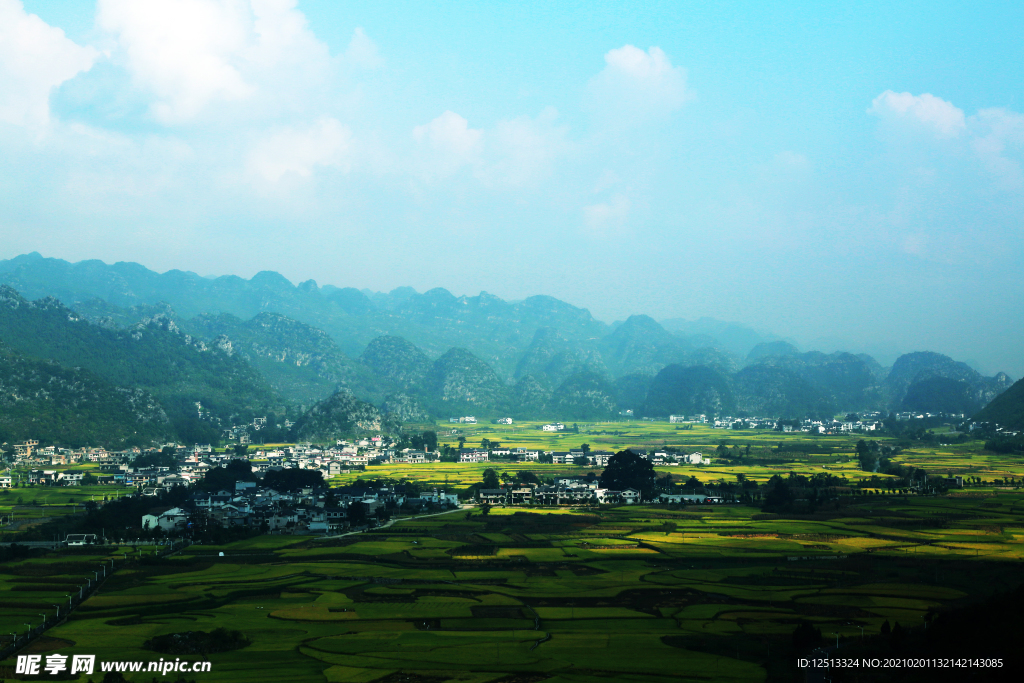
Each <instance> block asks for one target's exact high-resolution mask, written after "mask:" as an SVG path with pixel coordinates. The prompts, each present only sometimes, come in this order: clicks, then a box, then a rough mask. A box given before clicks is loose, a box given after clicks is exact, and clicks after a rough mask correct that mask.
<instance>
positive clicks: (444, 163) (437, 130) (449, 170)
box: [412, 111, 484, 177]
mask: <svg viewBox="0 0 1024 683" xmlns="http://www.w3.org/2000/svg"><path fill="white" fill-rule="evenodd" d="M412 136H413V139H414V140H416V142H417V144H418V145H419V147H420V154H419V157H420V169H421V171H422V172H423V173H424V174H425V175H428V176H435V175H436V176H441V177H447V176H450V175H452V174H453V173H455V172H456V171H458V170H459V169H460V168H462V167H463V166H465V165H467V164H471V163H473V162H475V161H477V160H478V159H479V157H480V152H481V150H482V149H483V138H484V132H483V131H482V130H479V129H475V128H470V127H469V121H467V120H466V119H464V118H463V117H461V116H459V115H458V114H456V113H455V112H453V111H446V112H445V113H443V114H441V115H440V116H438V117H437V118H436V119H434V120H433V121H431V122H430V123H427V124H424V125H422V126H416V127H415V128H413V131H412Z"/></svg>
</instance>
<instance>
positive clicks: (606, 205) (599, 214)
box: [583, 192, 631, 237]
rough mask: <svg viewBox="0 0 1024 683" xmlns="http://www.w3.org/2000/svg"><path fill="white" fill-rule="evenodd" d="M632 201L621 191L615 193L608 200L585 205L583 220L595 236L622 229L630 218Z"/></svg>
mask: <svg viewBox="0 0 1024 683" xmlns="http://www.w3.org/2000/svg"><path fill="white" fill-rule="evenodd" d="M630 207H631V203H630V201H629V197H627V196H626V195H625V194H622V193H621V192H617V193H615V194H613V195H612V196H611V197H610V198H609V200H608V201H606V202H601V203H598V204H591V205H590V206H584V207H583V222H584V225H586V227H587V229H588V230H589V231H590V232H591V233H592V234H593V235H595V236H598V237H600V236H605V235H607V234H608V233H609V232H611V231H613V230H618V229H621V228H622V227H623V226H625V224H626V220H627V219H628V218H629V209H630Z"/></svg>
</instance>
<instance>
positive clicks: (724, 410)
mask: <svg viewBox="0 0 1024 683" xmlns="http://www.w3.org/2000/svg"><path fill="white" fill-rule="evenodd" d="M730 384H731V383H730V382H729V378H728V377H727V376H726V375H724V374H722V373H721V372H718V371H717V370H715V369H713V368H708V367H704V366H691V367H683V366H681V365H669V366H667V367H665V368H663V369H662V370H661V372H659V373H658V374H657V375H655V376H654V378H653V379H652V380H651V384H650V387H649V388H648V390H647V400H646V401H645V402H644V405H643V406H642V407H641V412H642V413H643V415H645V416H649V417H664V416H668V415H694V414H700V413H704V414H708V415H724V414H732V413H734V412H735V410H736V401H735V398H734V397H733V392H732V388H731V386H730ZM638 417H639V416H638Z"/></svg>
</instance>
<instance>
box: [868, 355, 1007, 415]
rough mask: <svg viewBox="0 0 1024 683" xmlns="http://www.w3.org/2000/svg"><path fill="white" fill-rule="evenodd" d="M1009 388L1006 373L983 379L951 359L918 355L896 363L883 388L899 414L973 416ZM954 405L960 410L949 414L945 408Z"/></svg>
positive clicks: (969, 368)
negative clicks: (900, 411) (911, 411)
mask: <svg viewBox="0 0 1024 683" xmlns="http://www.w3.org/2000/svg"><path fill="white" fill-rule="evenodd" d="M941 380H948V381H941ZM1010 384H1011V381H1010V378H1009V377H1007V376H1006V374H1005V373H999V374H998V375H996V376H995V377H983V376H982V375H981V373H979V372H978V371H977V370H975V369H974V368H972V367H970V366H969V365H967V364H966V363H961V362H958V361H955V360H953V359H952V358H950V357H949V356H944V355H942V354H941V353H934V352H931V351H919V352H915V353H908V354H904V355H902V356H900V357H899V358H897V359H896V362H895V363H893V366H892V370H891V371H890V372H889V376H888V377H886V379H885V383H884V388H885V390H886V392H887V394H888V399H889V403H890V405H892V406H893V407H894V408H896V409H899V410H914V411H925V412H962V413H965V414H971V413H973V412H975V411H977V410H980V409H981V408H982V407H983V406H985V405H986V404H988V403H989V402H990V401H991V400H992V399H994V398H995V397H996V396H998V395H999V394H1001V393H1002V392H1004V391H1006V389H1007V388H1008V387H1009V386H1010ZM952 405H955V406H957V407H958V410H956V411H946V410H945V408H944V407H943V406H952Z"/></svg>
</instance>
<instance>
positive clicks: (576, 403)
mask: <svg viewBox="0 0 1024 683" xmlns="http://www.w3.org/2000/svg"><path fill="white" fill-rule="evenodd" d="M616 403H617V402H616V391H615V386H614V385H613V384H612V383H611V382H609V381H608V379H607V378H606V377H605V376H604V375H602V374H600V373H597V372H591V371H585V372H579V373H576V374H575V375H572V376H571V377H569V378H567V379H566V380H565V381H564V382H562V384H561V385H560V386H559V387H558V388H557V389H555V392H554V396H553V404H554V405H553V407H554V409H555V414H557V415H558V416H560V418H561V419H563V420H608V419H610V418H611V417H612V416H613V415H615V413H616V412H618V411H617V410H616Z"/></svg>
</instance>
